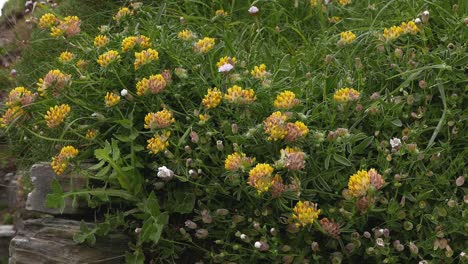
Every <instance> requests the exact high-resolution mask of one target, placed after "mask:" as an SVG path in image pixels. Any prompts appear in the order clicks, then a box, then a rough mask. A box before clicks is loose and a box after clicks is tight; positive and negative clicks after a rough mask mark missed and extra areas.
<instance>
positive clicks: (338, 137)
mask: <svg viewBox="0 0 468 264" xmlns="http://www.w3.org/2000/svg"><path fill="white" fill-rule="evenodd" d="M348 2H350V1H344V0H342V1H333V2H332V3H330V4H328V5H325V4H324V3H323V1H286V0H278V1H256V2H255V3H253V5H255V6H256V8H257V10H255V8H253V6H251V5H250V4H246V3H245V2H244V1H229V2H226V1H210V2H203V1H158V2H148V4H146V5H143V6H142V7H139V6H135V5H129V9H120V10H119V11H118V13H116V10H115V9H114V8H113V6H108V5H107V4H105V3H104V2H97V4H98V6H95V5H91V2H90V4H89V5H81V3H82V1H79V3H78V1H76V2H74V1H70V2H69V3H68V2H67V4H65V3H62V4H61V7H60V8H61V9H57V10H62V11H60V13H57V12H56V11H55V10H47V9H43V13H47V12H54V13H55V15H56V16H57V17H58V19H59V20H60V21H61V22H57V21H58V20H55V19H53V18H52V19H49V20H46V19H45V17H44V19H43V20H41V21H42V22H43V24H44V25H45V26H43V29H41V30H39V29H36V30H34V32H33V35H32V40H31V45H30V46H29V48H28V50H27V51H26V52H25V53H24V58H25V59H24V60H23V61H22V62H20V63H19V64H18V65H17V69H18V72H19V77H18V79H17V84H16V85H18V86H19V85H22V86H24V87H26V88H28V89H30V90H31V91H34V92H39V93H43V94H42V95H39V96H37V97H34V96H32V95H28V94H27V93H25V94H24V96H31V97H30V99H32V100H34V103H32V104H23V102H20V101H18V100H17V101H15V100H13V99H14V96H10V98H13V99H11V100H12V102H13V103H11V104H10V105H9V109H10V114H11V111H12V110H11V109H13V107H14V105H15V104H16V105H18V106H19V105H21V109H22V110H20V112H19V113H21V114H20V115H18V116H17V117H18V118H7V117H8V116H7V115H6V114H4V119H3V123H4V124H5V132H6V133H8V137H9V139H10V140H11V141H12V142H15V143H16V144H15V146H16V148H17V149H18V152H19V153H21V156H22V157H24V160H25V164H28V163H29V164H30V163H32V162H35V161H37V160H39V159H43V158H45V157H44V153H47V154H48V157H47V158H48V159H50V160H52V163H51V164H52V166H53V167H54V169H55V171H56V173H57V174H58V175H60V174H62V173H64V171H65V173H66V172H68V171H69V170H71V169H73V168H77V167H78V166H77V165H79V164H80V163H82V162H88V161H89V160H92V161H94V162H96V164H97V165H96V166H94V167H93V168H91V169H90V170H85V171H81V173H84V174H86V175H88V176H89V186H87V188H86V189H85V190H76V191H75V192H71V193H63V192H62V190H61V188H60V187H59V186H55V187H56V188H55V193H54V194H53V195H51V196H50V200H49V202H50V205H51V206H56V207H60V206H62V205H63V199H64V197H70V196H73V197H75V198H77V199H84V200H86V201H87V202H88V204H89V206H90V207H93V208H100V206H105V208H106V210H107V211H106V214H105V215H100V218H99V219H100V220H101V223H100V224H99V225H98V227H97V228H95V229H92V230H89V229H84V230H82V233H81V234H79V235H77V237H76V240H77V241H78V242H88V243H92V242H93V241H95V239H96V236H100V235H105V234H107V233H108V232H110V231H116V230H118V231H121V232H128V233H132V234H134V235H133V237H132V239H133V240H132V244H131V246H130V249H129V253H128V255H127V262H130V263H143V262H144V261H145V260H146V261H149V260H153V261H155V262H157V263H166V262H167V263H174V262H175V263H186V262H187V261H188V260H190V261H194V260H204V261H207V262H215V263H232V262H236V263H261V262H266V261H270V262H274V263H281V262H282V263H309V262H311V263H312V262H320V263H322V262H330V261H331V262H332V263H340V262H343V263H357V262H359V261H363V260H364V261H367V262H369V263H381V262H383V263H407V262H416V261H423V262H422V263H426V262H424V261H433V262H434V263H439V262H444V263H456V262H463V261H466V257H465V255H464V253H463V250H465V249H466V248H468V244H467V243H468V242H467V241H466V239H465V238H466V235H465V234H466V232H467V225H466V199H467V195H468V189H467V188H466V184H465V178H466V174H467V170H466V168H465V167H466V166H465V163H466V155H467V154H468V153H467V148H466V138H465V133H463V131H464V129H465V127H466V114H465V113H464V112H463V111H464V108H463V106H464V105H465V104H466V95H465V93H466V90H467V82H466V61H467V58H468V56H467V52H466V48H467V47H466V44H465V39H466V35H467V32H466V30H467V26H466V20H464V19H465V17H466V13H467V12H466V10H467V8H468V7H467V5H466V4H465V3H464V2H463V1H460V2H458V3H457V6H454V5H453V4H454V3H455V2H453V3H452V2H451V1H435V0H432V1H431V0H428V1H379V0H375V1H365V2H364V1H353V2H352V3H348ZM93 3H94V2H93ZM79 4H80V6H82V8H80V9H77V8H75V7H77V6H78V5H79ZM95 4H96V3H95ZM101 4H102V5H101ZM88 8H89V9H88ZM255 11H257V12H255ZM63 14H66V15H78V16H79V17H80V19H82V23H81V33H79V34H76V35H75V34H69V35H68V36H67V34H68V33H64V32H68V31H66V30H65V31H64V32H62V33H63V34H65V37H63V36H60V37H58V38H56V37H52V36H51V32H53V29H52V28H53V26H56V27H60V25H62V24H64V22H63V21H64V20H63V19H64V15H63ZM91 14H92V15H91ZM96 14H99V15H96ZM101 14H102V15H101ZM37 15H38V16H39V15H40V14H37ZM112 16H114V19H112V18H111V17H112ZM49 17H52V16H49ZM85 19H86V20H85ZM47 21H51V22H50V23H49V24H47V23H46V22H47ZM58 23H61V24H58ZM102 24H108V25H107V27H106V28H105V29H102V28H101V30H100V31H99V32H98V30H97V28H98V26H100V25H102ZM65 26H66V29H70V27H71V26H70V25H69V24H68V25H66V24H65ZM392 27H393V28H392ZM184 30H187V31H184ZM389 30H390V32H389ZM98 34H100V35H102V36H101V37H100V38H99V39H95V37H96V36H97V35H98ZM146 37H147V38H149V40H148V39H146ZM211 38H212V39H211ZM106 39H107V41H105V40H106ZM98 40H99V41H98ZM131 44H133V45H131ZM150 48H151V49H150ZM127 49H128V50H127ZM142 51H144V52H146V55H145V53H140V52H142ZM63 52H69V53H63ZM225 57H226V58H225ZM227 57H229V58H227ZM26 58H28V60H26ZM59 58H60V59H59ZM234 58H236V59H234ZM228 64H229V65H228ZM262 64H264V66H262ZM54 69H59V70H60V71H59V72H57V71H55V72H49V71H50V70H54ZM228 69H229V70H228ZM168 72H169V73H170V74H168ZM46 75H48V76H47V77H46ZM39 78H44V79H47V78H56V80H55V81H53V82H47V81H43V82H42V83H41V81H38V79H39ZM38 82H39V86H38V85H37V84H36V83H38ZM236 86H239V87H242V89H243V90H241V91H238V92H237V93H234V92H233V91H234V90H236V89H239V87H236ZM37 87H39V89H38V88H37ZM214 87H217V89H214ZM145 89H146V90H145ZM250 89H252V90H250ZM288 96H289V97H288ZM293 97H295V98H293ZM288 98H289V99H288ZM296 99H297V100H296ZM55 106H57V107H58V106H60V107H61V108H60V109H62V110H61V112H60V111H58V110H54V108H53V107H55ZM68 107H70V110H67V109H68ZM6 111H9V110H8V109H5V110H4V113H6ZM22 111H24V112H22ZM48 111H49V113H48ZM46 114H47V115H48V116H49V117H48V118H44V115H46ZM172 118H173V119H172ZM243 154H245V156H243ZM249 157H250V158H251V159H249ZM253 158H255V160H254V159H253ZM434 248H435V249H434Z"/></svg>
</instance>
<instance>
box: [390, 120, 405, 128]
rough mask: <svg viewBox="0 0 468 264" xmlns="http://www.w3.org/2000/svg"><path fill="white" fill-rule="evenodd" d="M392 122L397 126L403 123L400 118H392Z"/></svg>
mask: <svg viewBox="0 0 468 264" xmlns="http://www.w3.org/2000/svg"><path fill="white" fill-rule="evenodd" d="M392 124H393V125H395V126H397V127H401V126H402V125H403V123H402V122H401V120H400V119H395V120H392Z"/></svg>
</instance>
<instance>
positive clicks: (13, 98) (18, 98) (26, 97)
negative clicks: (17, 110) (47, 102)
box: [5, 86, 36, 106]
mask: <svg viewBox="0 0 468 264" xmlns="http://www.w3.org/2000/svg"><path fill="white" fill-rule="evenodd" d="M35 99H36V96H35V95H34V94H33V93H32V92H31V91H29V90H28V89H26V88H24V87H22V86H20V87H16V88H15V89H13V90H11V91H10V93H9V94H8V97H7V100H6V103H5V104H6V106H13V105H22V106H25V105H29V104H31V103H32V102H34V100H35Z"/></svg>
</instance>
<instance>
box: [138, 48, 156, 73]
mask: <svg viewBox="0 0 468 264" xmlns="http://www.w3.org/2000/svg"><path fill="white" fill-rule="evenodd" d="M157 60H159V53H158V52H157V51H156V50H155V49H147V50H143V51H141V52H135V63H133V66H134V67H135V70H138V69H139V68H140V67H141V66H143V65H145V64H148V63H150V62H152V61H157Z"/></svg>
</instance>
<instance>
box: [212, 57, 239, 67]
mask: <svg viewBox="0 0 468 264" xmlns="http://www.w3.org/2000/svg"><path fill="white" fill-rule="evenodd" d="M227 63H229V64H231V65H232V66H234V65H236V63H237V59H236V57H233V58H231V57H228V56H224V57H222V58H221V59H219V61H218V62H217V63H216V67H218V68H219V67H221V66H223V65H224V64H227Z"/></svg>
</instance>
